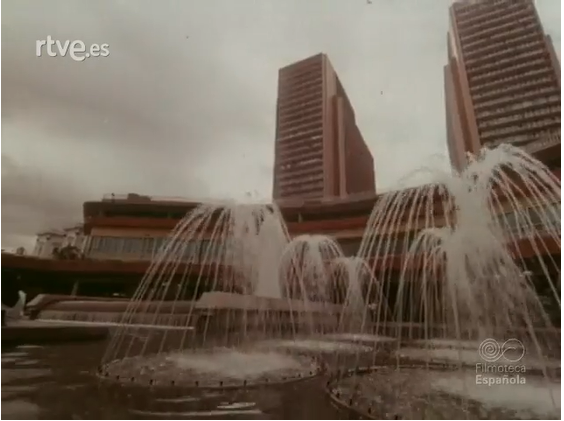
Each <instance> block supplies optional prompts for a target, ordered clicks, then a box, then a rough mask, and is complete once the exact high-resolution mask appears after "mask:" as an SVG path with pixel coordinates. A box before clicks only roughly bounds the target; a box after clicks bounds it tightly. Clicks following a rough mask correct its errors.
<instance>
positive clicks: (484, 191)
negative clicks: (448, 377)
mask: <svg viewBox="0 0 564 421" xmlns="http://www.w3.org/2000/svg"><path fill="white" fill-rule="evenodd" d="M422 171H426V172H430V173H431V175H432V176H433V179H434V182H433V183H431V184H429V185H426V186H424V187H422V188H417V189H410V190H402V191H397V192H391V193H388V194H384V195H382V196H381V197H380V198H379V199H378V201H377V203H376V206H375V207H374V209H373V212H372V214H371V217H370V220H369V223H368V226H367V228H366V233H365V235H364V238H363V241H362V244H361V247H360V251H359V256H360V257H361V258H362V259H363V260H365V261H368V262H370V264H371V268H372V269H373V271H374V273H375V276H376V277H377V278H378V283H377V284H375V285H381V287H382V289H383V292H384V295H383V296H384V297H387V298H382V299H388V300H389V301H388V302H389V304H390V305H391V307H392V311H390V312H388V311H384V310H382V311H378V312H377V315H376V317H375V321H374V322H373V323H372V326H367V327H365V329H370V330H371V331H378V332H385V333H386V334H387V335H393V336H394V337H396V338H397V344H398V348H399V347H405V346H412V348H411V349H406V348H402V349H398V351H397V352H396V356H397V361H398V363H401V361H405V360H403V359H402V358H403V357H402V356H407V355H409V357H410V358H416V359H421V360H427V361H433V360H434V361H438V360H441V361H442V362H449V361H450V362H451V363H452V364H457V365H458V366H459V367H461V370H462V366H464V365H466V366H468V365H470V364H472V365H473V366H474V367H473V368H474V372H473V373H471V374H472V375H471V377H472V380H473V381H474V382H475V381H476V380H475V379H476V372H475V371H476V363H481V364H484V361H486V360H484V358H487V356H486V357H484V355H483V354H484V352H486V351H485V349H481V348H480V349H479V346H480V343H481V342H483V341H486V342H488V344H489V345H492V344H493V347H494V348H495V349H494V351H496V352H497V353H499V355H500V356H501V355H505V356H508V357H509V358H511V352H509V354H507V353H506V351H512V352H513V351H514V353H516V355H515V356H514V357H515V360H516V361H520V363H521V364H526V365H527V370H531V371H532V370H533V368H534V369H535V370H537V371H539V370H540V371H541V372H542V373H543V375H544V376H543V377H544V378H545V379H546V380H547V381H546V382H545V383H544V385H543V388H544V390H542V391H540V392H539V391H537V390H536V389H535V390H534V391H533V390H531V391H529V393H531V394H539V393H540V394H543V397H542V399H541V400H543V402H545V401H546V399H548V400H549V401H550V402H551V404H552V405H553V407H554V408H559V407H560V403H559V399H558V401H557V400H555V398H554V396H556V395H555V394H554V393H553V390H552V389H553V386H554V384H553V383H552V382H551V381H550V377H551V373H553V372H552V371H550V370H549V366H551V362H550V358H549V356H555V354H557V355H558V356H559V354H560V353H559V346H560V334H559V331H558V330H557V329H555V327H554V323H553V321H554V320H553V319H554V318H555V317H556V318H559V315H560V312H561V305H560V286H559V283H558V280H559V279H560V265H559V262H558V261H557V260H556V259H555V256H553V255H552V253H554V254H559V252H560V235H561V229H560V226H561V222H560V200H561V195H560V194H561V186H560V180H558V179H557V178H556V177H555V176H554V175H553V174H552V173H551V172H550V171H549V170H548V169H547V168H546V167H545V166H544V165H543V164H542V163H540V162H538V161H537V160H535V159H534V158H532V157H531V156H529V155H527V154H526V153H525V152H523V151H522V150H520V149H517V148H514V147H512V146H509V145H502V146H500V147H498V148H497V149H494V150H483V151H481V152H480V153H479V154H478V155H477V156H469V157H468V166H467V168H466V169H465V170H464V171H462V172H459V173H457V172H452V173H444V172H438V171H436V170H434V169H427V168H425V169H422ZM369 289H370V288H369ZM369 294H370V293H368V295H369ZM377 304H378V303H377V302H373V303H371V302H370V300H369V302H368V303H367V305H372V306H373V307H377ZM379 307H381V308H383V306H379ZM558 320H559V319H558ZM418 340H422V341H418ZM507 340H513V342H514V344H522V347H523V348H524V349H513V350H506V349H503V346H504V345H503V344H504V343H505V341H507ZM415 342H421V343H422V344H424V349H421V348H420V349H414V348H413V347H414V343H415ZM418 346H420V345H418ZM445 346H448V347H449V349H447V348H442V349H437V347H445ZM516 348H518V347H516ZM555 348H556V350H555ZM408 351H409V352H408ZM523 353H526V358H525V359H524V360H520V358H522V356H523ZM496 357H497V355H496ZM500 358H501V357H500ZM496 361H497V360H496ZM557 364H558V366H559V362H557ZM400 365H401V364H400ZM461 373H462V374H461V375H460V376H462V377H461V379H462V380H464V381H463V382H462V383H464V388H463V389H464V390H461V392H460V393H462V396H469V394H470V391H471V388H470V387H469V386H468V382H467V380H468V379H467V378H466V377H468V376H467V374H468V373H467V372H465V371H461ZM433 376H434V377H436V375H435V374H431V373H427V374H421V373H419V374H417V373H415V372H414V373H413V376H408V377H406V379H407V378H411V379H413V380H414V381H415V378H419V379H421V381H422V384H423V385H422V386H421V389H420V390H413V391H411V392H410V394H412V395H413V396H412V398H413V399H414V400H415V399H419V398H418V396H420V397H423V400H424V402H425V407H426V408H430V409H432V408H433V406H434V404H433V402H434V397H436V396H434V395H433V394H432V392H429V390H431V386H432V385H431V384H430V383H429V381H430V379H431V378H433ZM367 377H368V378H367V379H366V380H365V379H364V378H363V377H361V376H353V378H352V379H351V380H349V381H348V382H349V383H350V384H349V386H350V387H351V390H357V389H358V388H366V387H367V385H368V384H370V382H372V381H373V379H371V376H367ZM486 377H488V375H486ZM489 377H492V378H493V377H495V376H491V375H490V376H489ZM489 377H488V378H489ZM502 377H503V376H499V378H497V379H493V380H495V381H498V380H499V381H500V382H499V384H502V383H501V380H503V379H502ZM506 377H507V376H506ZM400 378H401V376H399V375H398V377H397V379H400ZM541 378H542V377H541ZM462 380H461V381H462ZM505 380H506V381H508V379H505ZM512 380H515V381H517V380H519V381H522V379H518V378H514V379H512ZM366 381H367V382H368V383H366ZM398 381H399V380H398ZM385 383H386V384H389V385H390V388H392V386H393V383H394V382H390V383H388V380H386V381H385ZM396 386H397V387H395V389H394V390H395V392H393V393H395V394H396V396H395V397H393V398H392V397H390V399H391V400H400V396H403V395H402V393H404V392H405V390H406V389H405V388H404V386H401V385H399V386H398V385H396ZM558 387H559V386H558ZM351 393H352V392H351ZM365 393H367V394H368V395H371V394H372V395H374V396H382V394H383V393H384V391H383V390H381V389H378V388H374V387H372V388H369V389H368V390H367V391H366V392H365ZM386 393H388V392H386ZM388 394H389V393H388ZM486 394H487V393H486ZM482 395H483V394H482ZM499 396H501V395H499ZM412 398H409V399H410V400H411V399H412ZM482 398H483V399H486V398H487V396H481V397H480V398H479V399H482ZM489 398H491V393H490V396H489ZM404 399H405V398H404ZM379 402H380V401H379ZM366 404H367V405H368V404H369V403H366ZM464 405H466V406H467V403H462V406H464ZM503 405H505V404H503ZM454 407H457V408H460V407H461V403H460V402H459V403H457V404H454ZM418 410H420V409H418ZM421 416H423V415H421V414H419V415H417V416H416V417H421ZM452 416H454V417H455V418H456V416H455V415H452Z"/></svg>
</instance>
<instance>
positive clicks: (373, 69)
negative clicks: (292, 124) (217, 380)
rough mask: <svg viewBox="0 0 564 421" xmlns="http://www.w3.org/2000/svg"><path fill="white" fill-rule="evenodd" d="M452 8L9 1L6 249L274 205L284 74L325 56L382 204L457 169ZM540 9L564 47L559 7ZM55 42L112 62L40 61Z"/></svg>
mask: <svg viewBox="0 0 564 421" xmlns="http://www.w3.org/2000/svg"><path fill="white" fill-rule="evenodd" d="M449 3H450V2H449V1H447V0H444V1H443V0H436V1H428V2H422V1H419V2H416V1H410V0H402V1H387V0H380V1H373V4H372V5H367V4H366V2H365V1H364V0H347V1H344V0H324V1H323V4H321V3H320V2H312V1H303V0H285V1H273V0H265V1H261V2H256V1H252V0H238V1H236V2H235V1H231V0H207V1H203V0H198V1H196V0H192V1H178V0H160V1H157V0H115V1H114V0H112V1H110V0H50V1H49V2H44V1H40V0H5V1H4V2H2V12H3V21H2V35H3V37H2V53H3V60H2V82H3V88H4V90H3V92H2V130H3V135H4V136H3V141H4V142H3V149H2V154H3V162H4V159H5V158H4V157H6V159H11V160H12V161H14V162H15V163H16V164H15V165H16V166H15V167H14V168H15V169H13V168H12V169H10V171H12V173H8V174H12V175H6V176H5V175H4V173H3V178H2V187H3V193H2V199H3V205H4V209H3V212H2V219H3V222H4V230H3V236H2V244H3V246H17V245H18V244H17V243H16V242H19V241H22V238H24V237H26V236H27V237H26V238H31V236H32V235H33V232H34V230H37V229H42V228H49V227H51V224H59V223H60V224H63V223H67V222H66V221H68V223H72V222H74V221H75V220H77V219H80V208H81V202H82V201H83V200H87V199H96V198H98V197H100V196H101V195H102V194H104V193H109V192H132V191H134V192H139V193H144V194H154V195H174V196H186V197H196V198H198V197H210V196H230V197H243V196H244V195H245V193H246V192H247V191H251V192H252V191H257V192H258V193H259V194H260V195H261V196H263V197H269V196H270V194H271V185H272V164H273V153H274V142H273V138H274V119H275V112H274V111H275V101H276V83H277V79H276V78H277V70H278V68H279V67H281V66H284V65H286V64H288V63H290V62H292V61H295V60H298V59H301V58H305V57H307V56H309V55H312V54H316V53H318V52H326V53H327V54H328V55H329V57H330V59H331V61H332V62H333V65H334V67H335V68H336V70H337V72H338V73H339V75H340V77H341V79H342V81H343V84H344V85H345V88H346V89H347V92H348V94H349V96H350V99H351V101H352V103H353V105H354V107H355V109H356V113H357V118H358V121H359V126H360V128H361V130H362V132H363V134H364V136H365V139H366V140H367V142H368V144H369V146H370V148H371V150H372V153H373V154H374V157H375V166H376V178H377V183H378V188H380V189H384V188H391V187H393V186H394V185H396V184H397V183H398V182H399V181H400V180H401V179H402V178H403V177H404V176H405V174H407V173H409V172H410V171H411V170H413V169H415V168H417V167H418V166H420V165H422V164H424V163H425V162H427V160H428V158H429V156H431V155H437V154H438V155H442V156H445V157H446V145H445V124H444V101H443V80H442V66H443V65H444V63H445V60H446V46H445V40H446V31H447V28H448V21H447V6H448V4H449ZM541 3H542V4H541ZM539 8H540V11H541V15H542V16H543V19H544V20H545V23H546V25H547V30H548V32H549V33H552V34H553V36H554V37H555V38H557V40H558V47H559V42H560V41H559V40H560V35H559V34H560V20H559V18H555V16H556V17H558V16H559V8H560V4H559V2H557V1H556V0H543V1H539ZM556 34H558V36H556ZM47 35H51V36H52V37H53V38H55V39H61V40H66V39H69V40H74V39H80V40H82V41H84V42H85V43H87V44H91V43H97V44H102V43H108V44H109V45H110V56H109V57H107V58H98V59H93V58H91V59H88V60H85V61H84V62H81V63H75V62H73V61H71V60H70V58H68V57H67V58H50V57H41V58H37V57H35V41H36V40H37V39H43V38H45V37H46V36H47ZM558 49H559V48H558ZM390 158H392V159H390ZM24 171H27V172H30V175H28V176H26V177H23V175H22V172H24ZM14 173H15V174H19V175H18V176H15V175H13V174H14ZM22 177H23V178H22ZM39 180H41V182H40V181H39ZM423 181H424V180H413V181H412V182H423ZM61 183H62V184H61ZM34 186H35V187H34ZM37 186H41V188H40V190H41V195H39V196H38V195H37V191H38V189H39V188H38V187H37ZM60 186H65V188H60ZM10 189H11V190H10ZM4 190H6V192H7V193H6V194H8V193H9V192H10V191H11V192H12V193H10V195H8V196H6V195H5V193H4ZM47 192H48V193H49V194H47ZM15 193H17V195H15ZM27 196H32V198H33V200H28V199H25V198H26V197H27ZM16 197H17V199H16ZM20 202H21V204H19V203H20ZM24 208H25V209H27V210H25V211H22V209H24ZM52 209H56V210H57V212H56V214H57V215H60V216H61V218H60V219H59V218H58V217H57V219H56V220H55V219H53V218H52V217H51V215H52V214H53V212H52V211H51V210H52Z"/></svg>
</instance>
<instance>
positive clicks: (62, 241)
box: [32, 224, 86, 259]
mask: <svg viewBox="0 0 564 421" xmlns="http://www.w3.org/2000/svg"><path fill="white" fill-rule="evenodd" d="M85 245H86V236H85V235H84V226H83V224H75V225H72V226H70V227H67V228H63V229H61V230H47V231H42V232H39V233H37V238H36V240H35V247H34V248H33V253H32V255H33V256H36V257H40V258H43V259H51V258H54V257H55V256H56V254H57V252H58V251H60V250H62V249H63V248H65V247H72V248H76V249H77V250H79V251H81V252H82V251H83V250H84V246H85Z"/></svg>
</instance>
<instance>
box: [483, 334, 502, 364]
mask: <svg viewBox="0 0 564 421" xmlns="http://www.w3.org/2000/svg"><path fill="white" fill-rule="evenodd" d="M478 354H479V355H480V357H481V358H482V359H483V360H484V361H486V362H488V363H495V362H496V361H497V360H499V359H500V358H501V356H502V355H503V350H502V349H501V346H500V345H499V342H498V341H496V340H495V339H491V338H488V339H485V340H483V341H482V343H481V344H480V347H479V348H478Z"/></svg>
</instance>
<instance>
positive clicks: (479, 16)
mask: <svg viewBox="0 0 564 421" xmlns="http://www.w3.org/2000/svg"><path fill="white" fill-rule="evenodd" d="M449 18H450V29H449V33H448V38H447V43H448V64H447V65H446V66H445V68H444V82H445V102H446V124H447V143H448V149H449V154H450V159H451V162H452V165H453V167H454V168H456V169H462V168H463V167H464V166H465V165H466V156H465V155H466V153H467V152H471V153H476V152H478V151H479V150H480V149H481V148H482V147H484V146H486V147H490V148H493V147H496V146H498V145H500V144H502V143H510V144H513V145H515V146H519V147H523V148H524V149H525V150H527V151H528V152H529V153H531V154H534V155H537V156H543V157H548V158H547V159H550V158H551V157H554V158H555V159H556V158H557V160H558V163H557V164H551V163H549V162H546V163H547V164H550V165H556V166H558V167H559V166H560V133H561V130H560V124H561V121H560V110H561V107H560V62H559V61H558V58H557V56H556V52H555V50H554V47H553V45H552V41H551V39H550V37H549V36H547V35H545V33H544V30H543V27H542V24H541V22H540V19H539V16H538V14H537V11H536V9H535V5H534V2H533V1H532V0H487V1H486V0H473V1H469V0H460V1H457V2H455V3H454V4H453V5H452V6H451V7H450V16H449ZM547 151H548V152H549V153H547ZM556 151H558V152H557V153H556ZM553 152H554V153H553ZM555 155H558V156H557V157H556V156H555ZM542 159H543V161H544V160H545V159H544V158H542Z"/></svg>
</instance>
